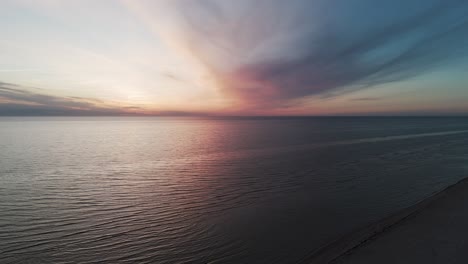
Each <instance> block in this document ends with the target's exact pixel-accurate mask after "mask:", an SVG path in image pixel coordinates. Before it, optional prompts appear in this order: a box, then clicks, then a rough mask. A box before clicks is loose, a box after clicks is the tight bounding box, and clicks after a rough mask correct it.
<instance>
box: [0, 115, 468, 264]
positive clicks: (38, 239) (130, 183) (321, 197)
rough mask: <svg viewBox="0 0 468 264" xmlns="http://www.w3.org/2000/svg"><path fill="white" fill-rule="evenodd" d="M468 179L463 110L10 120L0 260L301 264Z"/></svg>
mask: <svg viewBox="0 0 468 264" xmlns="http://www.w3.org/2000/svg"><path fill="white" fill-rule="evenodd" d="M467 176H468V118H464V117H251V118H246V117H226V118H225V117H204V118H195V117H1V118H0V263H2V264H3V263H15V264H16V263H161V264H164V263H171V264H172V263H210V264H213V263H246V264H249V263H253V264H256V263H268V264H272V263H286V264H288V263H302V262H303V261H304V260H306V259H309V258H310V257H311V256H313V255H314V254H315V253H316V252H317V251H318V250H319V249H320V248H323V247H325V246H327V245H329V244H330V243H332V242H333V241H337V240H339V239H340V238H342V237H343V236H346V235H348V234H350V233H352V232H355V231H356V230H359V229H361V228H363V227H366V226H367V225H369V224H371V223H375V222H376V221H379V220H380V219H382V218H384V217H387V216H389V215H392V214H394V213H395V212H398V211H399V210H402V209H403V208H406V207H408V206H411V205H414V204H415V203H417V202H419V201H421V200H423V199H424V198H426V197H429V196H431V195H432V194H434V193H436V192H438V191H440V190H442V189H444V188H446V187H447V186H449V185H452V184H454V183H456V182H457V181H459V180H461V179H463V178H464V177H467Z"/></svg>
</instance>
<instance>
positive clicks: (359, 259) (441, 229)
mask: <svg viewBox="0 0 468 264" xmlns="http://www.w3.org/2000/svg"><path fill="white" fill-rule="evenodd" d="M307 263H334V264H338V263H339V264H343V263H412V264H413V263H444V264H445V263H468V179H464V180H462V181H460V182H458V183H456V184H454V185H452V186H450V187H448V188H446V189H444V190H443V191H441V192H439V193H437V194H435V195H433V196H431V197H429V198H427V199H425V200H424V201H422V202H420V203H418V204H416V205H414V206H412V207H409V208H407V209H405V210H403V211H401V212H399V213H397V214H395V215H392V216H390V217H388V218H386V219H383V220H382V221H379V222H378V223H375V224H373V225H371V226H368V227H366V228H364V229H362V230H360V231H358V232H355V233H353V234H350V235H348V236H347V237H344V238H342V239H340V240H338V241H336V242H334V243H332V244H330V245H329V246H327V247H325V248H323V249H322V250H320V251H319V252H316V253H315V254H314V255H313V256H312V257H311V258H310V259H308V260H307Z"/></svg>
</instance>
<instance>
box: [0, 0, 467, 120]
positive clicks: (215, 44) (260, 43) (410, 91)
mask: <svg viewBox="0 0 468 264" xmlns="http://www.w3.org/2000/svg"><path fill="white" fill-rule="evenodd" d="M467 72H468V2H467V1H465V0H380V1H375V0H291V1H284V0H236V1H231V0H159V1H158V0H99V1H96V0H80V1H78V0H76V1H75V0H2V1H1V2H0V115H269V116H271V115H466V114H468V74H467Z"/></svg>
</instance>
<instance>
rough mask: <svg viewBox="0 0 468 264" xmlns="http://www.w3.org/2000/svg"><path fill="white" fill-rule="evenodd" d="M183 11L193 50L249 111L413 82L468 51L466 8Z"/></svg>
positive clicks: (390, 4) (435, 4)
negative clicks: (254, 108) (386, 84)
mask: <svg viewBox="0 0 468 264" xmlns="http://www.w3.org/2000/svg"><path fill="white" fill-rule="evenodd" d="M178 3H179V4H178V5H176V8H177V10H178V11H179V12H180V14H182V15H181V17H182V18H183V21H184V25H185V27H184V30H185V31H184V36H185V37H186V41H187V43H186V44H187V45H188V46H189V47H190V49H191V50H192V51H193V52H194V53H196V54H197V55H198V56H199V58H200V59H201V60H203V62H204V63H205V65H207V67H208V68H209V69H210V70H211V72H212V73H213V75H214V76H215V78H216V79H217V81H218V83H219V84H220V85H221V86H222V88H223V89H224V90H225V91H226V92H227V93H228V94H231V95H234V96H235V97H237V98H239V99H240V100H241V101H242V102H244V103H245V104H246V105H247V107H260V108H265V107H275V106H278V105H283V104H285V103H287V102H288V101H290V100H294V99H298V98H302V97H306V96H319V97H330V96H332V97H333V96H337V95H340V94H343V93H347V92H350V91H355V90H358V89H363V88H369V87H373V86H377V85H380V84H384V83H389V82H396V81H401V80H406V79H408V78H411V77H415V76H418V75H420V74H423V73H425V72H427V71H428V70H431V69H434V68H435V67H438V66H441V65H443V64H445V63H448V62H450V61H452V60H454V59H457V58H459V57H461V56H462V55H465V53H466V51H467V49H466V46H467V45H468V2H466V1H462V0H446V1H423V0H410V1H402V0H401V1H378V2H377V1H370V0H350V1H346V3H344V1H338V0H334V1H305V0H304V1H303V0H296V1H287V3H286V1H276V0H274V1H262V0H259V1H236V4H233V3H231V1H216V0H193V1H179V2H178ZM339 7H341V8H342V9H339Z"/></svg>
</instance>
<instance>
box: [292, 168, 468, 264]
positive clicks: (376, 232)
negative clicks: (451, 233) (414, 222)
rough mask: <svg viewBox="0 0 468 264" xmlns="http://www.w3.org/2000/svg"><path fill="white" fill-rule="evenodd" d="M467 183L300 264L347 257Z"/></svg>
mask: <svg viewBox="0 0 468 264" xmlns="http://www.w3.org/2000/svg"><path fill="white" fill-rule="evenodd" d="M466 183H468V177H467V178H464V179H461V180H459V181H457V182H456V183H454V184H452V185H449V186H447V187H446V188H444V189H442V190H441V191H438V192H435V193H434V194H432V195H431V196H429V197H427V198H425V199H423V200H421V201H420V202H418V203H416V204H414V205H412V206H409V207H407V208H404V209H402V210H400V211H397V212H396V213H394V214H391V215H389V216H387V217H385V218H382V219H381V220H378V221H377V222H374V223H372V224H370V225H368V226H366V227H363V228H361V229H358V230H356V231H354V232H351V233H349V234H346V235H344V236H343V237H340V238H338V239H336V240H335V241H332V242H331V243H329V244H327V245H325V246H323V247H321V248H319V249H317V250H315V251H314V252H313V253H311V255H309V256H307V257H305V258H304V259H303V260H302V261H301V262H300V263H304V264H306V263H307V264H322V263H331V262H334V261H336V260H338V259H339V258H341V257H343V256H345V255H349V254H351V253H352V252H354V251H356V250H359V249H360V248H361V247H364V246H366V245H368V244H369V243H372V242H373V241H374V240H375V239H377V238H379V237H381V236H382V235H384V234H386V233H388V232H391V230H392V229H393V228H395V227H397V226H399V225H401V224H403V223H405V222H406V220H409V219H410V218H413V217H415V216H416V215H418V214H419V213H421V212H422V211H424V209H426V208H427V207H428V206H430V205H431V204H433V203H434V202H436V201H438V200H440V199H441V198H443V197H445V196H447V194H449V193H450V192H451V191H452V190H454V189H456V188H457V187H461V186H462V185H463V184H466Z"/></svg>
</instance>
